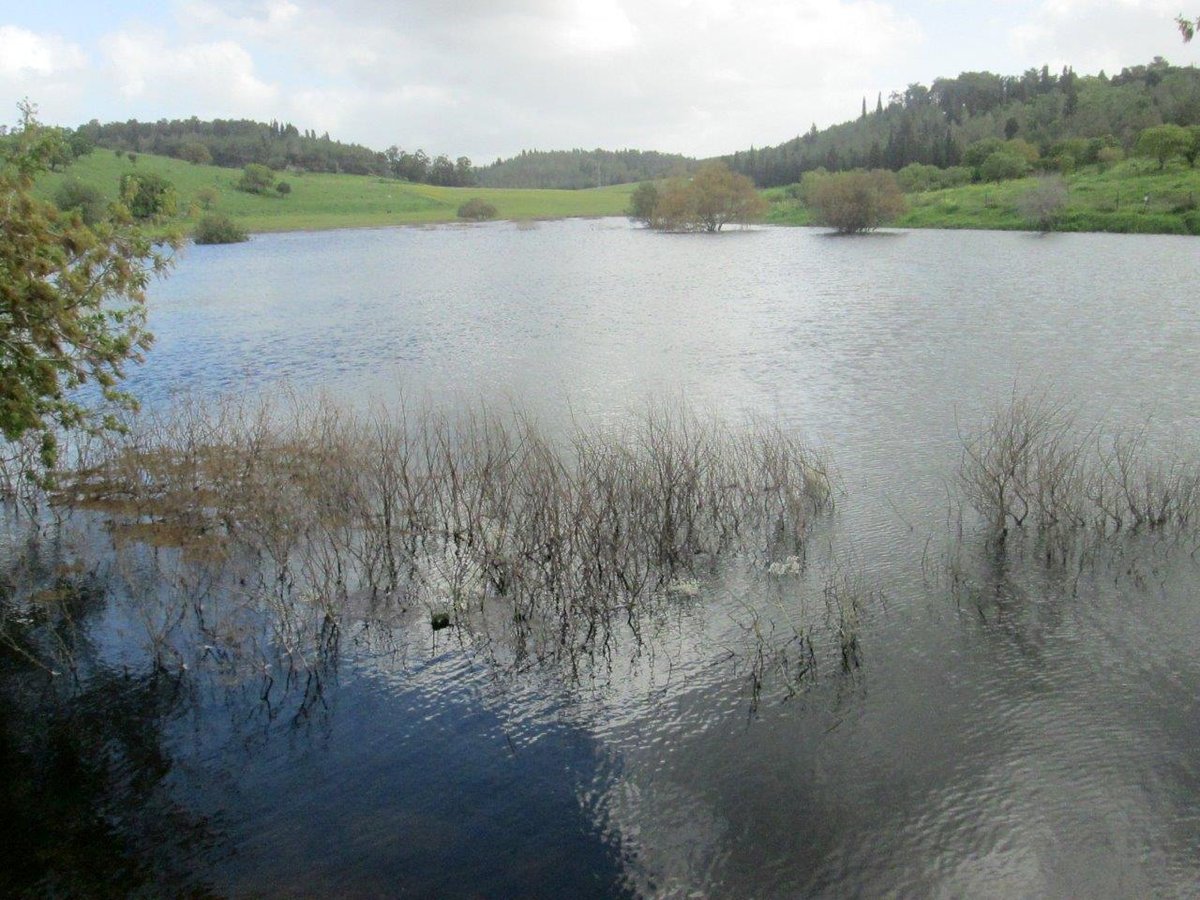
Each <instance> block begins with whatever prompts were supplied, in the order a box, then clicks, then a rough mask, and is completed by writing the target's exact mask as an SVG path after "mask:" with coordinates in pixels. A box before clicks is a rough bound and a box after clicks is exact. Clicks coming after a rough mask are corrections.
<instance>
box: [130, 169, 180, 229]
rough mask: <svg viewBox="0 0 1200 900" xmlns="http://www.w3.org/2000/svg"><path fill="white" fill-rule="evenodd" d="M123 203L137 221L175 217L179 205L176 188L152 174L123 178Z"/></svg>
mask: <svg viewBox="0 0 1200 900" xmlns="http://www.w3.org/2000/svg"><path fill="white" fill-rule="evenodd" d="M121 201H122V202H123V203H124V204H125V206H126V207H128V209H129V212H130V213H131V214H132V215H133V217H134V218H135V219H146V220H149V219H160V218H165V217H167V216H173V215H174V214H175V211H176V209H177V208H178V205H179V198H178V196H177V195H176V193H175V186H174V185H173V184H171V182H169V181H167V179H165V178H163V177H162V176H161V175H155V174H153V173H152V172H138V173H136V174H135V173H133V172H128V173H126V174H125V175H122V176H121Z"/></svg>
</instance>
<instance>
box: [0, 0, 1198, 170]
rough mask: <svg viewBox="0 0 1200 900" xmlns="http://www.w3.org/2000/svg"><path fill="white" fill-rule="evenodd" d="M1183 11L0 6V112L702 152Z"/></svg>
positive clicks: (1134, 37)
mask: <svg viewBox="0 0 1200 900" xmlns="http://www.w3.org/2000/svg"><path fill="white" fill-rule="evenodd" d="M1181 6H1182V7H1187V10H1186V11H1190V13H1191V14H1193V15H1200V0H1036V2H1035V0H986V2H984V0H914V2H901V0H896V2H888V0H742V2H734V0H338V2H317V0H236V2H234V0H123V2H121V0H117V2H112V3H96V2H95V0H58V2H55V3H49V2H44V0H0V101H2V102H4V103H5V104H6V106H7V109H8V112H7V113H3V112H0V121H3V122H11V121H13V120H14V119H15V118H16V108H15V107H16V102H17V101H18V100H20V99H21V98H22V97H26V96H28V97H29V98H30V99H32V100H33V101H34V102H35V103H37V104H38V106H39V107H40V110H41V118H42V119H43V120H44V121H47V122H51V123H56V124H63V125H77V124H80V123H81V122H84V121H87V120H88V119H91V118H98V119H100V120H102V121H110V120H114V119H118V120H124V119H129V118H137V119H149V120H153V119H159V118H176V117H186V116H190V115H196V116H199V117H201V118H217V117H220V118H243V117H245V118H253V119H260V120H269V119H280V120H284V121H290V122H292V123H294V124H295V125H296V126H297V127H299V128H315V129H316V130H317V131H326V130H328V131H329V132H330V134H331V135H333V136H334V137H336V138H339V139H341V140H348V141H357V142H360V143H364V144H367V145H368V146H371V147H374V148H376V149H382V148H384V147H386V146H388V145H390V144H398V145H400V146H401V147H405V148H407V149H416V148H417V147H422V148H424V149H426V150H427V151H430V152H432V153H443V152H444V153H448V154H449V155H451V156H458V155H460V154H466V155H468V156H470V157H471V158H472V159H473V160H475V162H477V163H486V162H490V161H491V160H492V159H494V158H495V157H497V156H501V155H503V156H508V155H511V154H512V153H514V152H516V151H518V150H521V149H522V148H539V149H552V148H553V149H557V148H570V147H588V148H590V147H597V146H603V147H607V148H618V147H638V148H643V149H658V150H667V151H676V152H682V153H688V154H692V155H699V156H705V155H712V154H717V153H724V152H729V151H733V150H736V149H741V148H745V147H748V146H750V145H752V144H754V145H759V146H762V145H765V144H773V143H778V142H779V141H782V140H786V139H788V138H790V137H793V136H795V135H796V134H798V133H800V132H802V131H805V130H807V128H808V127H809V125H811V124H812V123H813V122H816V123H817V125H819V126H825V125H829V124H833V123H835V122H840V121H844V120H845V119H847V118H851V117H853V116H854V115H856V114H857V112H858V109H859V105H860V104H861V102H862V97H863V96H864V95H867V96H869V97H870V98H871V102H874V98H875V96H876V94H877V93H878V92H879V91H882V92H883V93H884V96H885V97H886V95H887V94H888V93H889V92H890V91H892V90H898V89H899V90H902V89H903V88H904V87H905V85H907V84H909V83H910V82H914V81H920V82H923V83H925V84H928V83H929V82H930V81H932V80H933V79H934V78H936V77H937V76H939V75H954V74H957V73H958V72H960V71H964V70H969V69H975V70H979V69H987V70H990V71H993V72H1000V73H1004V74H1019V73H1020V72H1022V71H1024V70H1025V69H1028V68H1030V67H1031V66H1039V67H1040V66H1041V65H1042V64H1043V63H1048V64H1049V65H1050V66H1052V67H1054V68H1056V69H1057V68H1061V67H1062V66H1063V65H1064V64H1066V63H1070V64H1072V65H1073V66H1074V67H1075V69H1076V71H1078V72H1080V73H1081V74H1083V73H1094V72H1097V71H1099V70H1100V69H1106V70H1108V71H1109V72H1112V71H1114V70H1117V69H1120V68H1121V67H1122V66H1125V65H1133V64H1136V63H1140V62H1148V61H1149V60H1150V59H1151V58H1152V57H1154V56H1156V55H1161V56H1165V57H1166V58H1167V59H1169V60H1171V61H1172V62H1174V63H1177V64H1192V63H1196V62H1197V61H1198V58H1200V41H1197V42H1195V43H1193V44H1191V45H1186V46H1185V45H1183V44H1182V43H1181V42H1180V39H1179V36H1178V34H1177V33H1176V31H1175V28H1174V25H1173V24H1172V20H1173V18H1174V16H1175V15H1177V14H1178V13H1180V12H1181V11H1185V10H1184V9H1181ZM1190 7H1197V8H1195V9H1192V8H1190Z"/></svg>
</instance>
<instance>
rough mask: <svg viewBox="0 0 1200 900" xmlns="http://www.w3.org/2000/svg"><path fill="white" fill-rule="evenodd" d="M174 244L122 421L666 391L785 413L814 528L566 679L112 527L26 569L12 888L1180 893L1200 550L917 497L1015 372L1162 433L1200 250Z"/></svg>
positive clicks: (64, 537) (599, 645)
mask: <svg viewBox="0 0 1200 900" xmlns="http://www.w3.org/2000/svg"><path fill="white" fill-rule="evenodd" d="M189 252H190V254H191V255H190V257H189V258H188V259H187V260H185V261H184V263H183V265H182V266H181V268H180V271H179V273H178V275H177V277H175V278H173V279H172V281H170V282H168V283H167V284H166V285H165V286H164V289H163V290H162V291H161V292H160V294H159V296H158V298H157V300H156V304H157V306H156V309H155V313H154V317H155V318H154V326H155V329H156V330H157V332H158V334H159V338H160V339H159V342H158V345H157V346H156V349H155V351H154V353H153V355H152V362H151V363H150V364H149V365H148V366H147V367H145V369H144V370H143V371H142V372H140V373H139V375H138V376H137V388H138V390H140V391H141V392H142V393H143V394H144V395H145V396H146V397H147V398H148V399H149V400H150V401H151V404H152V405H153V404H154V403H157V402H159V401H160V400H162V399H163V398H165V397H166V395H167V393H168V392H169V391H170V390H172V389H176V388H179V387H182V386H185V385H186V386H191V387H194V388H198V389H199V390H201V391H202V392H212V391H216V390H220V389H225V388H229V387H237V386H240V385H242V384H244V383H246V379H249V382H250V384H251V385H253V384H260V385H261V384H263V383H265V381H266V380H267V379H268V377H269V376H273V375H275V374H281V375H286V376H288V377H289V378H291V379H292V381H293V383H294V384H296V385H298V386H299V387H300V388H301V389H304V388H306V387H309V386H312V385H316V384H320V385H322V386H324V387H326V388H328V389H329V390H330V391H332V392H333V393H335V394H338V395H341V396H344V397H350V398H352V399H353V398H356V397H359V396H362V395H365V394H369V393H375V394H377V395H381V394H382V395H386V394H387V392H388V390H389V384H391V383H394V381H395V380H396V378H397V377H398V376H399V377H402V378H403V379H404V381H405V383H406V384H415V385H417V386H418V388H420V387H425V388H428V389H429V390H430V392H431V393H433V394H434V395H435V396H437V397H439V398H444V397H448V396H451V397H452V396H453V395H454V394H456V393H461V392H467V393H470V392H471V391H477V390H480V389H481V388H480V387H479V386H480V385H494V386H497V387H498V389H499V391H500V392H501V393H503V392H508V393H510V394H513V395H518V396H520V397H522V398H523V400H525V401H526V402H528V404H529V405H531V406H532V407H534V408H535V409H537V410H538V411H539V412H541V413H542V415H543V417H544V418H545V419H546V421H547V422H549V423H550V424H551V426H553V427H557V426H558V425H564V429H563V430H567V429H566V428H565V424H564V422H563V419H564V418H565V417H564V416H563V415H562V409H563V408H564V406H563V404H564V400H569V401H570V403H571V404H572V408H571V409H572V414H573V415H575V416H577V417H580V418H584V419H587V420H588V421H593V420H594V421H600V422H605V421H608V422H612V421H615V415H616V413H618V412H619V411H621V409H623V408H624V406H626V405H627V404H628V403H629V401H630V398H631V397H632V398H634V399H638V398H640V397H642V396H645V395H647V394H655V393H665V394H668V395H671V394H675V393H677V392H686V393H687V394H688V396H689V397H690V398H693V399H694V400H695V401H696V402H697V403H699V404H701V405H702V406H712V407H715V408H717V409H721V410H725V411H730V412H740V411H742V410H743V409H750V410H754V411H757V412H766V413H769V414H771V415H773V416H776V417H778V419H779V420H781V421H783V422H786V423H791V424H793V425H796V426H797V427H798V428H800V430H802V432H803V433H804V434H805V435H806V436H807V437H809V438H811V439H813V440H815V441H817V442H819V443H820V444H821V445H822V446H823V447H825V448H826V454H827V456H828V457H829V459H830V460H831V461H833V463H834V464H835V466H836V468H837V471H838V473H839V475H840V477H841V483H842V489H843V491H842V495H841V496H840V497H839V505H838V508H837V511H836V513H835V514H834V516H833V518H832V519H831V520H829V521H828V522H824V523H822V524H821V526H820V527H819V528H816V529H815V530H814V531H813V533H812V535H811V538H810V540H809V542H808V545H807V548H808V549H807V552H806V554H805V555H804V556H803V558H800V557H797V558H796V559H795V561H794V562H793V561H789V560H788V559H787V558H786V557H780V558H778V559H774V560H771V561H766V562H764V560H762V559H753V558H734V559H732V560H727V561H726V562H725V563H723V564H721V565H719V566H715V567H708V568H704V569H702V570H698V571H697V572H694V573H692V572H689V573H688V577H687V579H684V580H681V581H679V582H678V583H675V584H674V585H673V589H671V590H664V591H661V592H658V593H657V594H655V595H654V597H653V601H652V602H646V603H641V604H638V605H637V606H636V607H635V608H634V609H633V610H631V611H630V612H629V613H627V614H625V615H623V616H622V615H613V616H608V617H605V618H604V619H603V620H602V621H599V622H597V625H596V630H595V631H594V633H591V634H589V633H588V632H587V630H584V631H583V632H579V631H576V630H573V629H568V630H567V631H566V634H567V635H568V636H569V641H568V642H567V644H566V645H562V644H561V643H560V644H559V645H555V644H554V641H553V637H554V635H555V631H554V630H553V629H551V628H548V627H546V626H547V624H548V623H547V622H544V621H539V622H537V623H536V624H537V625H538V627H537V628H536V629H535V628H533V627H531V626H532V623H530V622H521V621H518V620H517V619H516V618H515V617H514V616H512V615H501V616H496V615H495V609H494V608H491V607H488V606H487V605H484V606H483V607H473V608H472V609H471V610H469V612H470V614H469V615H463V616H461V617H458V618H456V621H455V624H454V626H453V627H451V628H447V629H441V630H436V631H435V630H434V629H433V628H432V627H431V621H430V616H429V610H428V609H427V608H425V607H424V606H422V605H419V604H414V605H408V606H406V605H404V604H395V603H393V604H382V605H381V604H377V603H376V604H372V603H371V602H370V601H369V597H367V596H366V595H365V594H364V595H363V596H362V597H360V598H359V600H357V601H355V602H353V603H350V605H349V606H347V607H346V609H345V610H344V611H339V614H337V615H332V616H331V615H330V612H331V610H330V609H329V608H328V607H327V606H325V605H323V604H322V603H321V602H317V599H316V598H314V596H313V595H312V594H311V593H309V592H306V591H305V590H304V587H305V584H304V582H303V579H302V578H300V577H297V578H295V579H293V581H292V582H290V583H289V582H288V581H287V579H284V580H280V579H278V577H277V573H276V571H275V569H274V568H272V567H273V566H274V564H275V561H274V560H271V559H270V558H268V559H267V562H268V563H269V565H268V566H267V568H266V572H267V576H266V577H264V568H263V557H261V556H260V555H258V554H257V553H246V552H233V553H230V554H227V555H222V556H212V557H210V556H206V555H204V554H194V555H188V556H187V557H186V558H185V554H183V553H182V552H181V551H180V550H179V549H177V548H175V547H173V546H161V545H160V546H157V547H156V546H154V545H153V544H148V543H143V542H141V541H118V542H117V546H116V547H115V548H113V547H110V546H109V540H110V538H109V533H108V531H107V530H106V529H105V528H104V527H103V523H104V520H105V519H106V518H111V517H112V515H113V514H112V513H109V512H85V513H77V514H75V515H73V516H71V517H69V518H68V520H67V521H66V523H65V524H64V525H63V526H61V527H60V528H48V529H47V531H46V532H45V534H44V535H43V537H42V538H41V540H40V541H38V542H35V543H32V544H27V543H25V542H24V541H23V540H21V539H20V538H19V537H14V538H13V545H12V546H11V547H10V548H9V549H8V554H9V565H8V569H9V570H10V572H11V573H12V574H11V575H10V577H9V585H8V590H7V592H6V593H7V595H8V596H9V597H10V598H11V599H10V602H9V603H8V604H6V605H5V606H4V609H5V616H6V621H5V626H6V629H7V633H9V634H10V636H11V635H16V636H17V637H16V639H14V640H10V641H9V642H8V643H6V644H5V645H4V649H3V651H2V653H3V655H2V656H0V665H3V667H4V679H3V686H2V689H0V695H2V696H0V703H3V704H4V717H3V722H4V727H5V730H4V733H3V744H0V751H2V753H3V765H4V773H5V775H6V776H10V777H6V778H5V783H6V785H8V787H7V788H6V791H5V795H4V799H3V803H4V804H5V806H6V808H7V809H12V810H14V814H13V815H11V816H5V817H4V821H6V822H12V821H20V822H30V823H33V824H31V825H30V827H29V828H27V829H25V832H24V838H25V840H24V842H23V843H12V842H9V841H4V842H3V843H4V847H5V849H4V851H3V853H4V854H5V857H6V858H5V862H6V863H7V862H8V861H9V857H10V856H11V857H12V859H14V860H17V859H22V858H23V859H25V860H26V861H28V860H30V859H33V858H38V859H40V860H41V862H40V863H39V866H40V867H32V866H29V865H26V866H24V867H15V866H10V867H8V868H6V870H5V871H6V872H7V873H15V874H10V875H9V876H8V877H10V878H11V879H15V880H17V882H18V884H25V885H28V884H29V883H30V881H32V880H35V879H38V878H41V879H43V880H42V881H41V883H40V885H39V888H40V890H38V891H36V892H39V893H45V892H46V890H45V888H48V887H55V886H58V887H61V889H62V890H64V891H70V890H71V889H72V888H73V887H74V886H76V885H79V884H83V883H85V882H80V881H78V880H76V879H80V878H91V877H95V878H111V879H113V883H114V884H116V885H120V886H121V891H120V892H121V893H128V892H134V891H136V890H138V889H139V887H142V888H144V887H145V886H146V885H152V884H157V885H173V886H177V889H178V890H184V889H196V890H207V891H211V892H213V893H217V894H239V895H240V894H253V893H262V894H266V895H295V894H297V893H307V894H328V893H339V894H343V895H359V896H377V895H381V894H382V895H404V894H412V895H415V896H455V895H459V896H567V895H570V896H574V895H593V896H613V895H620V894H622V893H632V894H638V893H640V894H662V895H669V896H673V895H684V894H687V893H690V892H698V893H702V894H708V895H733V896H739V895H740V896H797V895H847V894H851V895H853V894H861V895H866V896H874V895H879V894H901V895H909V894H911V895H917V896H923V895H934V896H947V897H957V896H1059V897H1070V896H1179V897H1183V896H1191V895H1193V894H1194V889H1195V885H1196V884H1197V883H1198V882H1200V871H1198V869H1200V864H1198V862H1197V860H1198V859H1200V853H1198V851H1200V799H1198V798H1200V755H1198V752H1197V749H1196V748H1197V747H1198V746H1200V741H1198V740H1197V738H1198V737H1200V703H1197V695H1198V692H1200V665H1198V664H1197V662H1196V655H1195V647H1196V646H1197V645H1198V642H1200V602H1198V601H1200V596H1197V594H1198V590H1200V589H1198V588H1197V584H1200V582H1198V581H1197V578H1196V571H1195V562H1194V559H1193V557H1194V556H1195V552H1194V551H1195V547H1194V546H1193V543H1194V538H1193V537H1189V536H1181V535H1173V536H1171V537H1170V538H1166V537H1163V536H1159V535H1154V534H1146V533H1144V532H1143V533H1138V534H1133V535H1127V534H1124V533H1123V534H1121V535H1119V536H1110V537H1109V538H1107V539H1106V541H1105V542H1104V543H1103V546H1102V547H1100V548H1099V549H1093V550H1090V551H1089V552H1088V553H1086V554H1081V555H1078V556H1072V557H1071V558H1070V559H1069V560H1068V561H1067V562H1066V563H1064V562H1063V560H1062V558H1061V557H1058V558H1056V559H1055V560H1052V561H1050V562H1047V560H1046V557H1045V554H1044V553H1043V552H1041V551H1042V548H1041V546H1040V545H1039V544H1038V541H1037V537H1036V535H1033V536H1029V537H1022V536H1019V535H1015V536H1013V537H1011V538H1009V539H1008V540H1007V541H1006V542H1005V543H1004V544H1002V545H998V544H997V543H996V542H995V541H994V540H989V539H988V536H987V534H986V533H985V532H984V531H981V530H980V529H979V528H977V523H976V521H975V520H974V519H973V517H972V516H971V515H968V514H962V515H960V509H959V507H958V506H957V505H956V502H954V501H953V500H952V499H948V498H953V496H954V479H955V472H956V470H957V466H958V464H959V461H960V460H959V457H960V452H961V447H962V436H964V435H966V434H968V433H969V432H970V431H971V429H972V427H973V426H974V424H975V423H976V422H977V421H978V420H979V417H980V416H981V414H982V413H983V412H984V411H985V410H988V409H990V408H992V407H993V406H994V405H995V401H996V399H997V398H1001V399H1003V397H1004V396H1007V395H1008V394H1010V393H1011V391H1012V385H1013V383H1014V382H1023V383H1035V384H1041V385H1043V386H1051V387H1053V389H1054V391H1055V392H1056V393H1057V394H1058V395H1060V396H1063V397H1065V398H1068V399H1069V401H1070V403H1071V404H1072V408H1073V409H1077V410H1078V411H1079V415H1080V421H1081V422H1084V423H1085V424H1086V423H1090V422H1092V421H1094V420H1096V419H1098V418H1103V420H1104V421H1105V422H1107V423H1112V424H1114V425H1116V426H1133V425H1138V424H1141V423H1142V422H1144V421H1145V420H1146V418H1147V414H1149V415H1150V417H1151V432H1150V437H1151V438H1152V439H1153V440H1152V441H1151V443H1154V441H1155V440H1158V439H1159V438H1161V439H1162V444H1163V445H1164V446H1165V445H1167V444H1169V443H1170V442H1171V440H1172V439H1174V438H1178V437H1179V436H1180V435H1184V436H1186V435H1187V433H1188V432H1189V430H1194V425H1195V422H1196V421H1197V417H1198V416H1200V407H1197V405H1196V403H1197V401H1196V399H1195V394H1194V391H1193V390H1192V388H1193V387H1194V385H1195V384H1196V383H1197V376H1200V371H1198V369H1200V359H1198V358H1197V355H1196V354H1195V353H1194V352H1193V348H1194V347H1195V346H1196V343H1197V338H1200V334H1198V333H1197V332H1198V331H1200V320H1198V319H1197V318H1196V316H1195V315H1194V308H1193V306H1194V304H1193V302H1192V296H1193V295H1192V291H1191V289H1190V286H1191V285H1194V284H1195V283H1196V281H1197V277H1200V258H1198V257H1197V255H1196V254H1195V253H1194V245H1193V244H1192V243H1190V242H1188V241H1183V240H1181V239H1173V238H1145V239H1143V238H1137V237H1131V236H1120V237H1116V236H1100V235H1096V236H1084V235H1079V236H1061V239H1060V238H1059V237H1057V236H1056V237H1055V238H1054V239H1052V240H1046V241H1034V240H1026V239H1025V238H1024V237H1023V236H1020V235H1007V234H1004V235H1001V234H984V233H964V234H949V233H936V232H931V233H913V234H907V235H905V236H903V237H902V238H901V239H898V240H895V241H887V242H880V241H867V242H858V241H822V240H821V239H820V238H819V237H818V236H817V235H815V234H813V233H810V232H805V231H799V230H775V229H764V230H762V231H758V232H754V233H749V234H741V235H731V236H729V239H728V240H726V239H724V238H717V239H714V240H705V239H703V238H699V239H697V238H695V237H681V236H664V235H653V234H648V233H643V232H639V231H633V230H630V229H627V228H626V227H625V226H624V224H623V223H617V222H601V223H580V222H576V223H555V224H548V225H544V226H543V227H541V228H539V229H537V230H536V231H518V230H517V229H515V228H512V227H510V226H507V225H502V224H497V225H489V226H484V227H481V228H478V229H476V228H471V229H459V228H454V229H449V228H448V229H433V230H427V231H417V230H403V231H376V232H358V233H343V234H336V235H287V236H278V237H264V238H258V239H256V241H255V242H253V243H252V244H251V245H249V246H248V247H243V248H195V249H194V250H192V251H189ZM447 382H453V383H452V384H447ZM439 385H446V386H445V388H440V387H439ZM948 508H949V511H948ZM20 533H21V532H20V530H19V529H13V530H11V531H10V534H12V535H19V534H20ZM335 568H336V567H335ZM322 571H325V570H322ZM80 586H82V587H84V588H86V590H79V588H80ZM48 591H49V593H47V592H48ZM831 593H832V594H833V595H834V596H835V597H836V596H842V597H853V598H855V601H854V603H853V604H850V605H847V603H836V602H835V603H830V602H828V601H829V598H830V595H831ZM838 610H842V611H845V610H852V611H853V616H852V619H853V622H852V624H853V626H854V629H853V631H854V636H855V641H856V642H855V644H854V646H853V647H852V648H851V651H852V652H851V655H850V658H849V659H848V657H847V654H846V652H845V647H844V644H843V642H842V641H841V640H840V635H841V634H842V633H843V632H844V630H845V628H846V627H847V624H848V622H847V620H846V616H845V614H844V613H843V614H837V615H835V614H831V611H838ZM35 660H36V661H37V662H35ZM39 662H40V663H43V664H46V665H48V666H50V667H51V668H54V669H56V670H58V671H59V672H60V673H61V674H60V675H58V676H51V675H49V674H47V673H46V672H45V671H43V670H41V669H40V668H39V667H38V665H37V663H39ZM68 722H69V723H70V725H69V727H64V728H60V727H59V724H60V723H68ZM81 772H82V773H83V774H80V773H81ZM66 785H72V786H77V787H76V788H73V789H68V788H66V787H65V786H66ZM45 786H49V790H48V791H41V790H39V791H38V792H37V793H36V794H35V793H34V792H33V787H38V788H42V787H45ZM34 796H36V797H38V798H39V803H37V804H34V803H33V802H32V801H31V800H30V798H31V797H34ZM42 797H46V798H48V799H46V800H41V799H40V798H42ZM33 811H36V812H37V816H36V817H35V816H34V812H33ZM60 812H61V813H63V814H62V815H58V813H60ZM42 813H45V815H42ZM50 813H55V814H54V815H51V814H50ZM64 823H66V824H64ZM72 823H73V824H72ZM35 845H36V847H37V848H44V847H47V846H56V845H57V846H60V847H61V848H63V849H62V852H61V853H56V854H52V855H50V856H46V855H41V856H38V853H40V852H41V850H40V849H39V850H38V851H37V852H34V850H33V849H32V848H34V847H35ZM16 848H20V850H18V849H16ZM103 860H107V861H108V862H107V863H106V864H105V865H106V867H97V866H98V862H99V861H103ZM89 873H90V874H89ZM47 879H49V880H47ZM54 879H58V880H57V881H56V880H54Z"/></svg>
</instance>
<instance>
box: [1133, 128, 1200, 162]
mask: <svg viewBox="0 0 1200 900" xmlns="http://www.w3.org/2000/svg"><path fill="white" fill-rule="evenodd" d="M1191 145H1192V136H1191V134H1190V133H1189V132H1188V130H1187V129H1186V128H1183V127H1182V126H1180V125H1156V126H1154V127H1153V128H1147V129H1145V130H1144V131H1143V132H1142V133H1141V134H1140V135H1138V139H1137V152H1138V154H1139V155H1141V156H1149V157H1152V158H1154V159H1157V160H1158V168H1159V171H1162V170H1163V169H1164V168H1166V165H1167V161H1168V160H1169V159H1171V158H1172V157H1174V156H1182V155H1183V154H1184V153H1186V152H1187V151H1188V149H1189V148H1190V147H1191Z"/></svg>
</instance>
